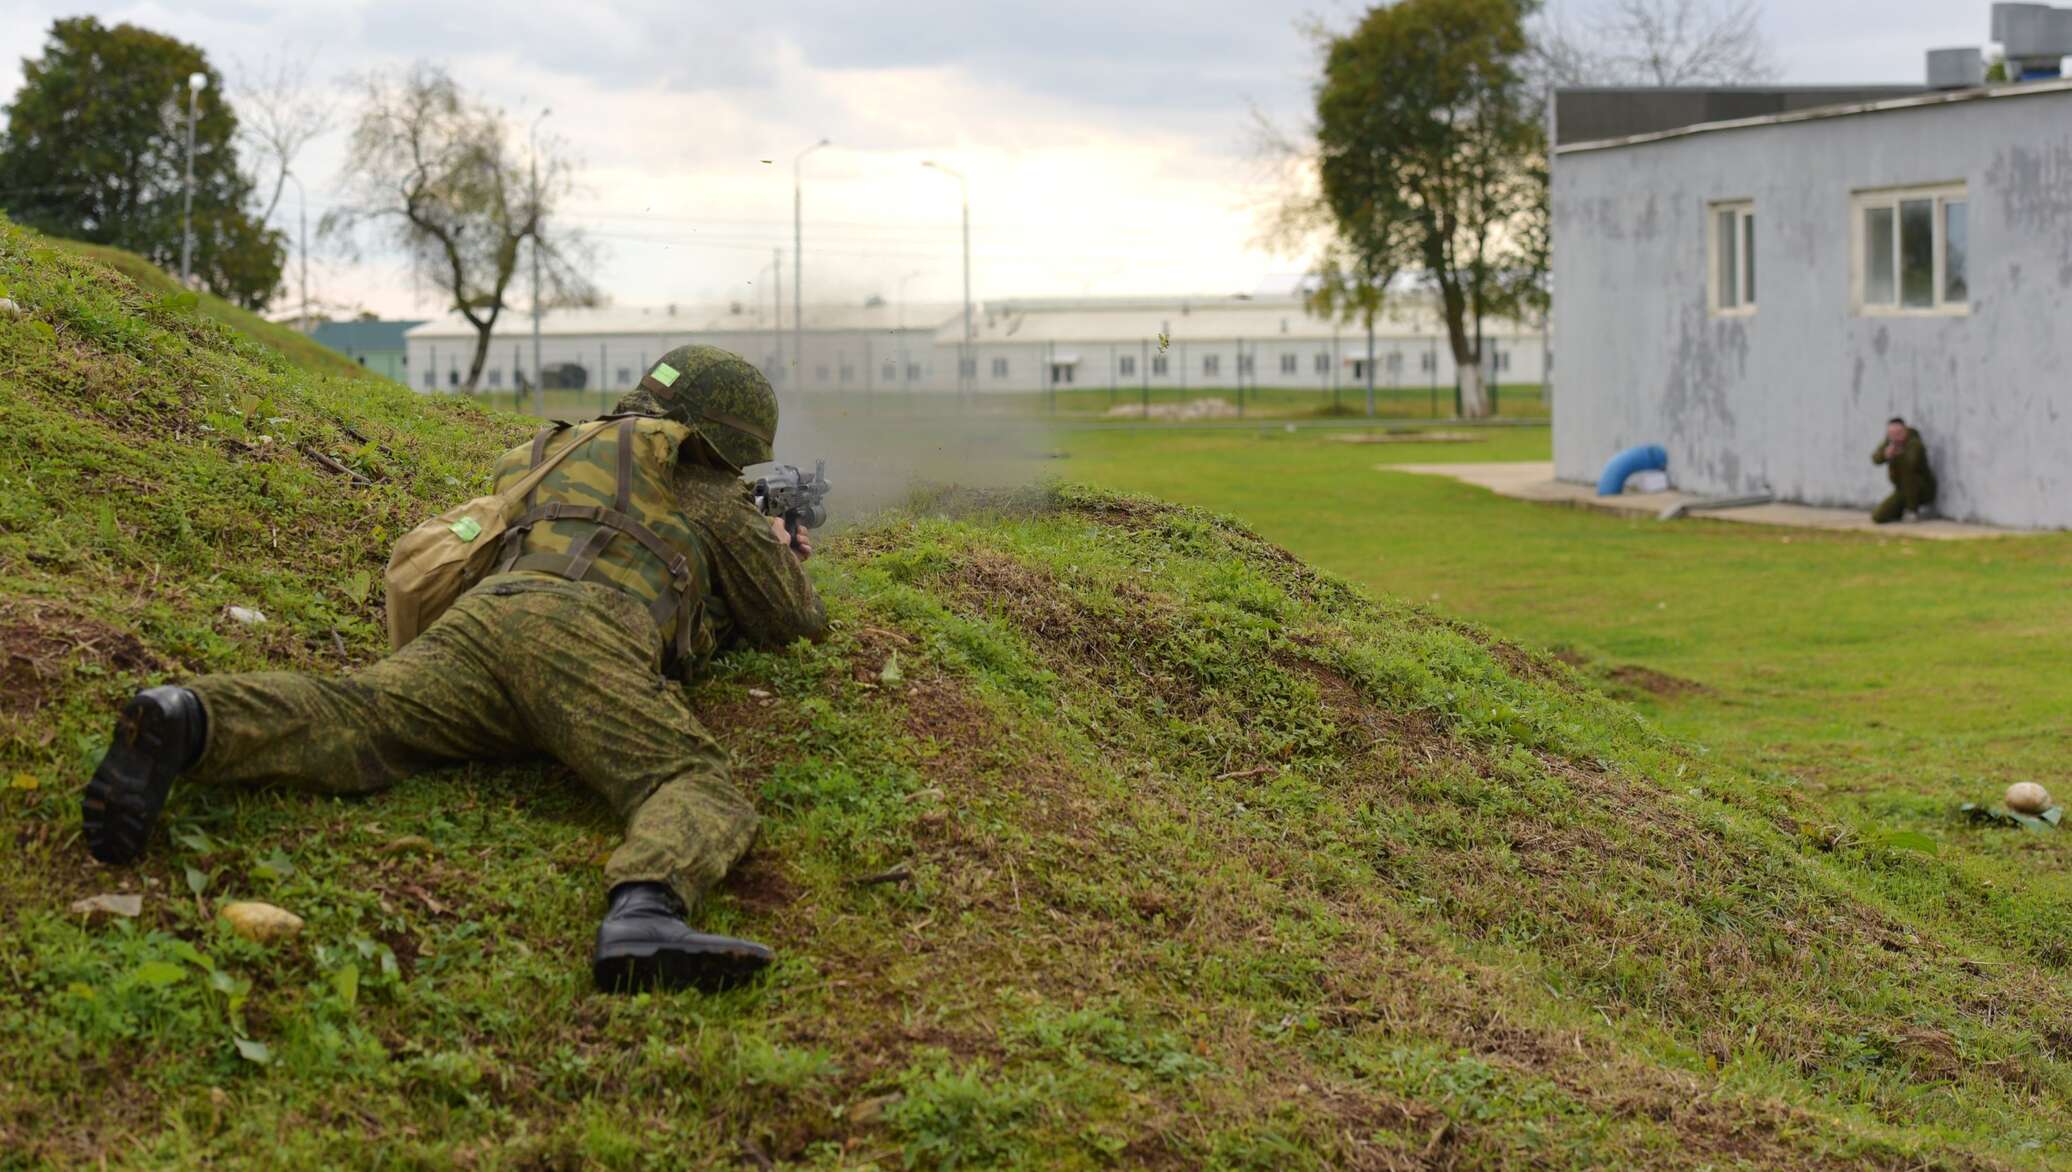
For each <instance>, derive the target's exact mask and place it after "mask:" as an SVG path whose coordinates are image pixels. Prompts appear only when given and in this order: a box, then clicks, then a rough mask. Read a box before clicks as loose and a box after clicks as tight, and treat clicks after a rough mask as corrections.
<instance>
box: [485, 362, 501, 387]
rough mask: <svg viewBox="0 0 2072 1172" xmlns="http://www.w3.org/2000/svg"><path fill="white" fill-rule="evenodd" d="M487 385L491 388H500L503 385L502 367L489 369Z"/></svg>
mask: <svg viewBox="0 0 2072 1172" xmlns="http://www.w3.org/2000/svg"><path fill="white" fill-rule="evenodd" d="M489 385H490V386H492V387H500V386H503V385H504V368H503V367H501V366H492V367H490V368H489Z"/></svg>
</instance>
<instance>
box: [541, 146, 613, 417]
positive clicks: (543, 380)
mask: <svg viewBox="0 0 2072 1172" xmlns="http://www.w3.org/2000/svg"><path fill="white" fill-rule="evenodd" d="M553 112H554V107H552V106H549V107H547V108H546V109H544V110H541V111H540V115H539V117H537V118H534V119H533V120H532V129H531V130H529V131H527V132H526V134H525V142H526V149H527V150H529V151H530V152H531V153H532V401H533V402H534V403H535V404H536V405H538V407H539V410H540V418H542V419H544V418H546V416H547V380H546V378H545V377H544V376H543V374H542V372H541V369H540V142H539V135H540V123H542V122H544V121H546V119H547V115H549V114H552V113H553ZM597 377H598V378H599V379H600V380H601V379H603V378H604V371H602V370H599V371H598V372H597Z"/></svg>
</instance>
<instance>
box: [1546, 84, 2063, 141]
mask: <svg viewBox="0 0 2072 1172" xmlns="http://www.w3.org/2000/svg"><path fill="white" fill-rule="evenodd" d="M2065 93H2072V79H2063V80H2059V81H2023V82H2014V83H2011V84H2008V85H1990V86H1984V87H1981V88H1979V89H1968V90H1942V91H1937V92H1934V93H1924V94H1916V95H1914V96H1913V97H1908V98H1892V99H1888V100H1885V101H1877V102H1845V103H1843V104H1841V105H1836V106H1819V107H1815V108H1813V109H1810V110H1792V111H1788V112H1786V113H1782V114H1767V115H1764V116H1762V117H1759V118H1734V119H1729V120H1727V121H1724V122H1701V123H1699V124H1698V125H1696V126H1681V127H1677V128H1675V129H1673V130H1658V131H1653V132H1650V133H1647V134H1629V135H1627V136H1625V137H1623V138H1608V139H1603V140H1600V141H1596V142H1572V143H1565V144H1563V145H1561V146H1557V147H1555V148H1554V153H1555V154H1557V155H1568V154H1576V153H1579V152H1582V151H1601V150H1609V149H1612V148H1614V147H1626V146H1638V145H1640V144H1642V143H1650V142H1661V141H1663V140H1665V139H1671V138H1684V137H1686V136H1689V135H1694V134H1714V133H1717V132H1719V131H1723V130H1745V129H1748V128H1750V127H1756V126H1779V125H1784V124H1787V123H1793V122H1815V121H1820V120H1823V119H1827V118H1848V117H1853V116H1856V115H1860V114H1884V113H1890V112H1892V111H1896V110H1919V109H1925V108H1928V107H1932V106H1951V105H1956V104H1959V103H1963V102H1982V101H1998V100H2003V99H2011V98H2034V97H2051V96H2055V95H2060V94H2065Z"/></svg>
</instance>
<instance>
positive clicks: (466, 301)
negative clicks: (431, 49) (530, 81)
mask: <svg viewBox="0 0 2072 1172" xmlns="http://www.w3.org/2000/svg"><path fill="white" fill-rule="evenodd" d="M359 85H360V88H361V90H362V105H361V108H360V112H359V115H358V118H357V120H356V121H355V123H354V126H353V132H352V142H351V145H350V147H349V149H348V151H347V155H346V163H345V172H344V174H343V176H342V177H341V179H340V186H341V187H342V188H343V189H344V191H345V199H344V203H343V205H342V206H340V207H338V208H336V209H334V210H332V211H330V212H328V213H326V214H325V216H324V220H323V228H322V231H323V232H324V233H325V234H326V235H329V236H335V237H339V238H342V239H345V240H347V241H348V242H351V241H352V240H354V239H355V237H356V234H357V233H358V232H359V231H360V230H361V229H368V230H371V231H373V232H375V233H377V234H378V235H379V236H381V237H383V238H385V239H386V240H388V241H389V242H390V243H392V244H394V245H395V246H397V247H399V248H401V249H402V250H403V252H404V253H405V254H406V255H407V256H408V257H409V258H410V263H411V265H412V267H413V268H414V269H415V271H416V272H417V274H418V275H419V276H420V277H422V278H423V279H424V280H425V281H427V282H428V283H430V284H433V285H435V286H437V287H438V288H440V289H443V290H445V292H446V293H447V294H448V295H449V296H450V297H451V298H452V299H453V308H454V309H455V310H456V311H458V312H459V313H460V315H461V316H462V317H464V318H466V319H467V321H468V324H469V325H471V326H473V327H474V329H475V354H474V357H473V359H472V360H471V361H470V362H469V364H468V377H467V387H466V389H467V390H470V391H472V390H474V389H475V387H476V385H477V384H478V383H479V382H480V381H481V378H482V366H483V363H484V361H486V360H487V358H488V357H489V343H490V337H491V335H492V333H493V331H494V330H495V329H496V322H497V318H498V317H499V316H500V315H501V314H502V313H503V311H504V309H505V308H506V307H507V304H508V303H507V302H506V300H505V295H506V292H507V291H508V290H509V288H510V284H511V277H512V275H513V274H514V273H515V272H516V271H517V268H518V257H519V251H520V246H521V245H524V244H526V243H528V242H529V243H530V244H531V245H532V246H533V248H534V249H536V250H537V255H538V257H539V261H540V269H541V274H542V280H543V282H544V283H545V294H544V296H543V297H542V303H543V304H552V305H589V304H595V303H596V299H597V294H596V290H595V288H594V287H593V286H592V285H591V284H590V282H589V280H588V279H587V278H586V277H585V276H584V273H585V271H586V270H587V268H588V267H589V263H590V259H591V258H590V247H589V244H588V242H587V241H586V240H585V239H584V237H583V235H582V233H581V232H580V231H577V230H574V229H568V228H561V227H558V226H556V225H555V224H554V223H553V215H554V210H555V208H556V206H557V205H558V204H559V203H560V201H561V200H562V199H563V198H564V197H566V196H567V195H569V194H570V192H571V190H572V188H573V178H572V175H573V165H572V164H571V163H570V161H569V160H568V159H567V158H566V157H565V156H564V155H561V154H560V153H558V152H557V151H556V150H555V148H554V146H553V144H551V143H549V144H546V145H545V146H544V148H543V149H542V151H541V153H540V155H539V157H538V158H537V159H532V158H527V157H522V156H520V155H519V154H518V153H517V152H516V151H515V150H514V149H513V148H512V146H511V145H510V143H509V141H508V139H509V127H508V125H507V124H506V122H505V119H504V115H503V113H502V112H501V111H498V110H493V109H491V108H489V107H487V106H484V105H482V104H481V103H479V102H476V101H474V100H472V99H471V98H469V97H468V96H467V95H466V94H464V93H462V92H461V89H460V87H459V86H458V85H457V84H455V82H454V80H453V78H452V77H451V76H449V75H448V74H447V73H446V71H445V70H443V69H440V68H439V67H437V66H435V65H429V64H424V63H419V64H417V65H414V66H412V67H411V68H410V69H408V70H406V71H403V72H401V73H396V74H388V73H378V74H372V75H369V76H367V77H365V78H362V79H360V82H359ZM535 165H536V166H537V170H536V171H534V170H532V168H533V166H535ZM535 176H536V177H535Z"/></svg>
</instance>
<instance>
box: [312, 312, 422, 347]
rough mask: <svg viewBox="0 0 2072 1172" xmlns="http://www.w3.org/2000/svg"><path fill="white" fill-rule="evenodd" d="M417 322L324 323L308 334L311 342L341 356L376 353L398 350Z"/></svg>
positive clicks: (419, 323) (418, 324)
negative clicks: (378, 351)
mask: <svg viewBox="0 0 2072 1172" xmlns="http://www.w3.org/2000/svg"><path fill="white" fill-rule="evenodd" d="M423 324H424V322H423V321H422V320H418V321H327V322H324V323H322V324H320V325H318V326H317V328H316V329H315V330H313V331H311V332H310V335H309V336H310V337H311V338H312V339H314V340H315V341H317V342H319V343H321V344H323V345H325V346H329V347H330V348H331V349H333V350H336V351H338V352H340V353H342V354H366V353H372V352H373V351H376V350H401V349H402V348H403V335H404V334H406V333H408V332H409V331H410V329H411V328H412V327H413V326H420V325H423Z"/></svg>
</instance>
